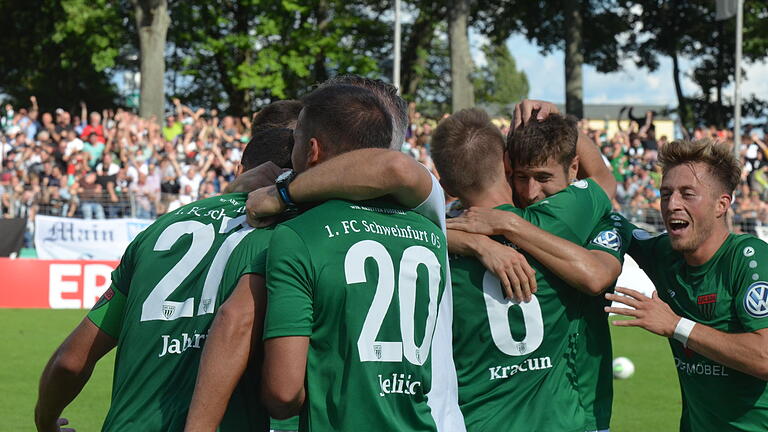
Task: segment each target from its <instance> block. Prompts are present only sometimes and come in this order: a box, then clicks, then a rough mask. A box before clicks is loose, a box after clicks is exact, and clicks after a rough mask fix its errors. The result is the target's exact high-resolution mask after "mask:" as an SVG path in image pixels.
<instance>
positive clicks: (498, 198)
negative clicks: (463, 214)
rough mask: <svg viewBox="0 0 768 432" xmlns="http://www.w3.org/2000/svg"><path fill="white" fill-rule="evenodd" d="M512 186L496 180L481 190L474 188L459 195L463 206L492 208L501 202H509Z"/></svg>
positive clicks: (510, 201) (501, 203)
mask: <svg viewBox="0 0 768 432" xmlns="http://www.w3.org/2000/svg"><path fill="white" fill-rule="evenodd" d="M511 197H512V188H510V187H509V184H508V183H507V182H506V181H503V182H497V183H496V184H493V185H490V186H488V187H486V188H485V189H483V190H474V191H472V192H471V193H467V194H464V195H463V196H462V197H461V203H462V204H463V205H464V207H467V208H468V207H483V208H493V207H498V206H500V205H503V204H511V203H512V200H511Z"/></svg>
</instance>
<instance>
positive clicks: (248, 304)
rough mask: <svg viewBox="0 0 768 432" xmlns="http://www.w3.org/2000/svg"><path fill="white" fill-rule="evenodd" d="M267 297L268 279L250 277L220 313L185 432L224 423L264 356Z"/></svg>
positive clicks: (243, 279)
mask: <svg viewBox="0 0 768 432" xmlns="http://www.w3.org/2000/svg"><path fill="white" fill-rule="evenodd" d="M266 297H267V296H266V288H265V283H264V277H263V276H261V275H258V274H246V275H243V276H242V277H240V280H239V281H238V284H237V287H236V288H235V290H234V292H233V293H232V296H231V297H230V298H229V299H227V301H226V302H224V304H223V305H222V306H221V308H220V309H219V311H218V312H217V314H216V318H215V319H214V321H213V324H212V325H211V329H210V330H209V332H208V338H207V342H206V344H205V349H204V350H203V354H202V358H201V359H200V368H199V371H198V375H197V381H196V383H195V392H194V395H193V396H192V401H191V403H190V407H189V414H188V415H187V423H186V426H185V428H184V430H185V431H187V432H198V431H215V430H216V428H217V427H218V426H219V423H221V419H222V418H223V417H224V412H225V411H226V409H227V403H228V402H229V398H230V396H231V395H232V392H233V391H234V389H235V386H237V383H238V380H239V379H240V377H241V376H242V375H243V373H244V372H245V369H246V367H247V366H248V361H249V360H252V359H254V358H257V357H260V356H261V351H262V350H261V346H260V341H261V334H262V330H263V327H264V311H265V308H266V302H267V298H266Z"/></svg>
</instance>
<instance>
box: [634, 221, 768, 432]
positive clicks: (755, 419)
mask: <svg viewBox="0 0 768 432" xmlns="http://www.w3.org/2000/svg"><path fill="white" fill-rule="evenodd" d="M626 223H627V224H628V225H629V227H630V229H632V230H633V233H632V243H631V245H630V247H629V254H630V256H632V258H634V259H635V261H637V264H638V265H639V266H640V268H641V269H643V270H644V271H645V273H646V274H647V275H648V277H649V278H650V279H651V281H652V282H653V283H654V285H656V290H657V292H658V295H659V298H660V299H662V300H663V301H664V302H666V303H667V304H668V305H669V307H670V308H672V310H673V311H674V312H675V313H676V314H677V315H679V316H681V317H683V318H688V319H690V320H692V321H695V322H697V323H701V324H704V325H706V326H709V327H712V328H714V329H716V330H720V331H723V332H726V333H750V332H755V331H758V330H762V329H765V328H768V245H767V244H766V243H765V242H764V241H762V240H760V239H758V238H756V237H754V236H751V235H746V234H744V235H736V234H730V235H729V236H728V238H726V239H725V242H724V243H723V244H722V246H720V248H719V249H718V250H717V252H715V254H714V255H713V256H712V258H710V259H709V261H707V262H706V263H705V264H703V265H701V266H691V265H688V264H687V263H686V262H685V259H684V258H683V255H682V254H681V253H680V252H677V251H674V250H672V246H671V243H670V240H669V236H668V235H667V234H661V235H658V236H652V235H651V234H649V233H648V232H646V231H644V230H641V229H637V228H636V227H635V226H634V225H632V224H630V223H629V222H626ZM669 344H670V346H671V348H672V355H673V356H674V359H675V367H676V368H677V376H678V378H679V379H680V391H681V393H682V397H683V411H682V416H681V418H680V430H681V431H683V432H693V431H745V432H757V431H766V430H768V383H766V382H765V381H764V380H761V379H759V378H756V377H754V376H751V375H747V374H745V373H742V372H739V371H737V370H735V369H732V368H730V367H727V366H725V365H722V364H720V363H718V362H716V361H714V360H711V359H709V358H707V357H705V356H703V355H701V354H699V353H697V352H695V351H693V350H690V349H688V348H686V347H685V346H683V344H682V343H680V342H678V341H677V340H675V339H669Z"/></svg>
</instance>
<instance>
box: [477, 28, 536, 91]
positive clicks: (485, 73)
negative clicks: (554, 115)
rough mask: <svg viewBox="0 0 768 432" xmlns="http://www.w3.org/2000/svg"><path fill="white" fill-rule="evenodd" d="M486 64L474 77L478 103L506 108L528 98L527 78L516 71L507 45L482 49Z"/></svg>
mask: <svg viewBox="0 0 768 432" xmlns="http://www.w3.org/2000/svg"><path fill="white" fill-rule="evenodd" d="M483 54H485V60H486V64H485V65H484V66H482V67H480V68H478V69H477V71H476V72H475V76H474V79H473V81H474V84H475V85H474V87H475V98H476V99H477V102H478V103H481V104H489V105H496V106H507V105H509V104H513V103H516V102H517V101H519V100H521V99H524V98H526V97H528V90H529V87H528V77H527V76H526V75H525V72H523V71H519V70H517V64H516V63H515V59H514V57H512V54H511V53H510V52H509V48H508V47H507V44H505V43H502V44H499V45H487V46H485V47H483Z"/></svg>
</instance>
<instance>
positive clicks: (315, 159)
mask: <svg viewBox="0 0 768 432" xmlns="http://www.w3.org/2000/svg"><path fill="white" fill-rule="evenodd" d="M307 153H308V154H307V166H308V167H311V166H315V165H317V164H318V163H320V161H321V157H323V156H325V155H326V153H327V152H326V151H325V149H324V148H323V146H322V144H321V143H320V141H318V140H317V138H310V139H309V145H308V146H307Z"/></svg>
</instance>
